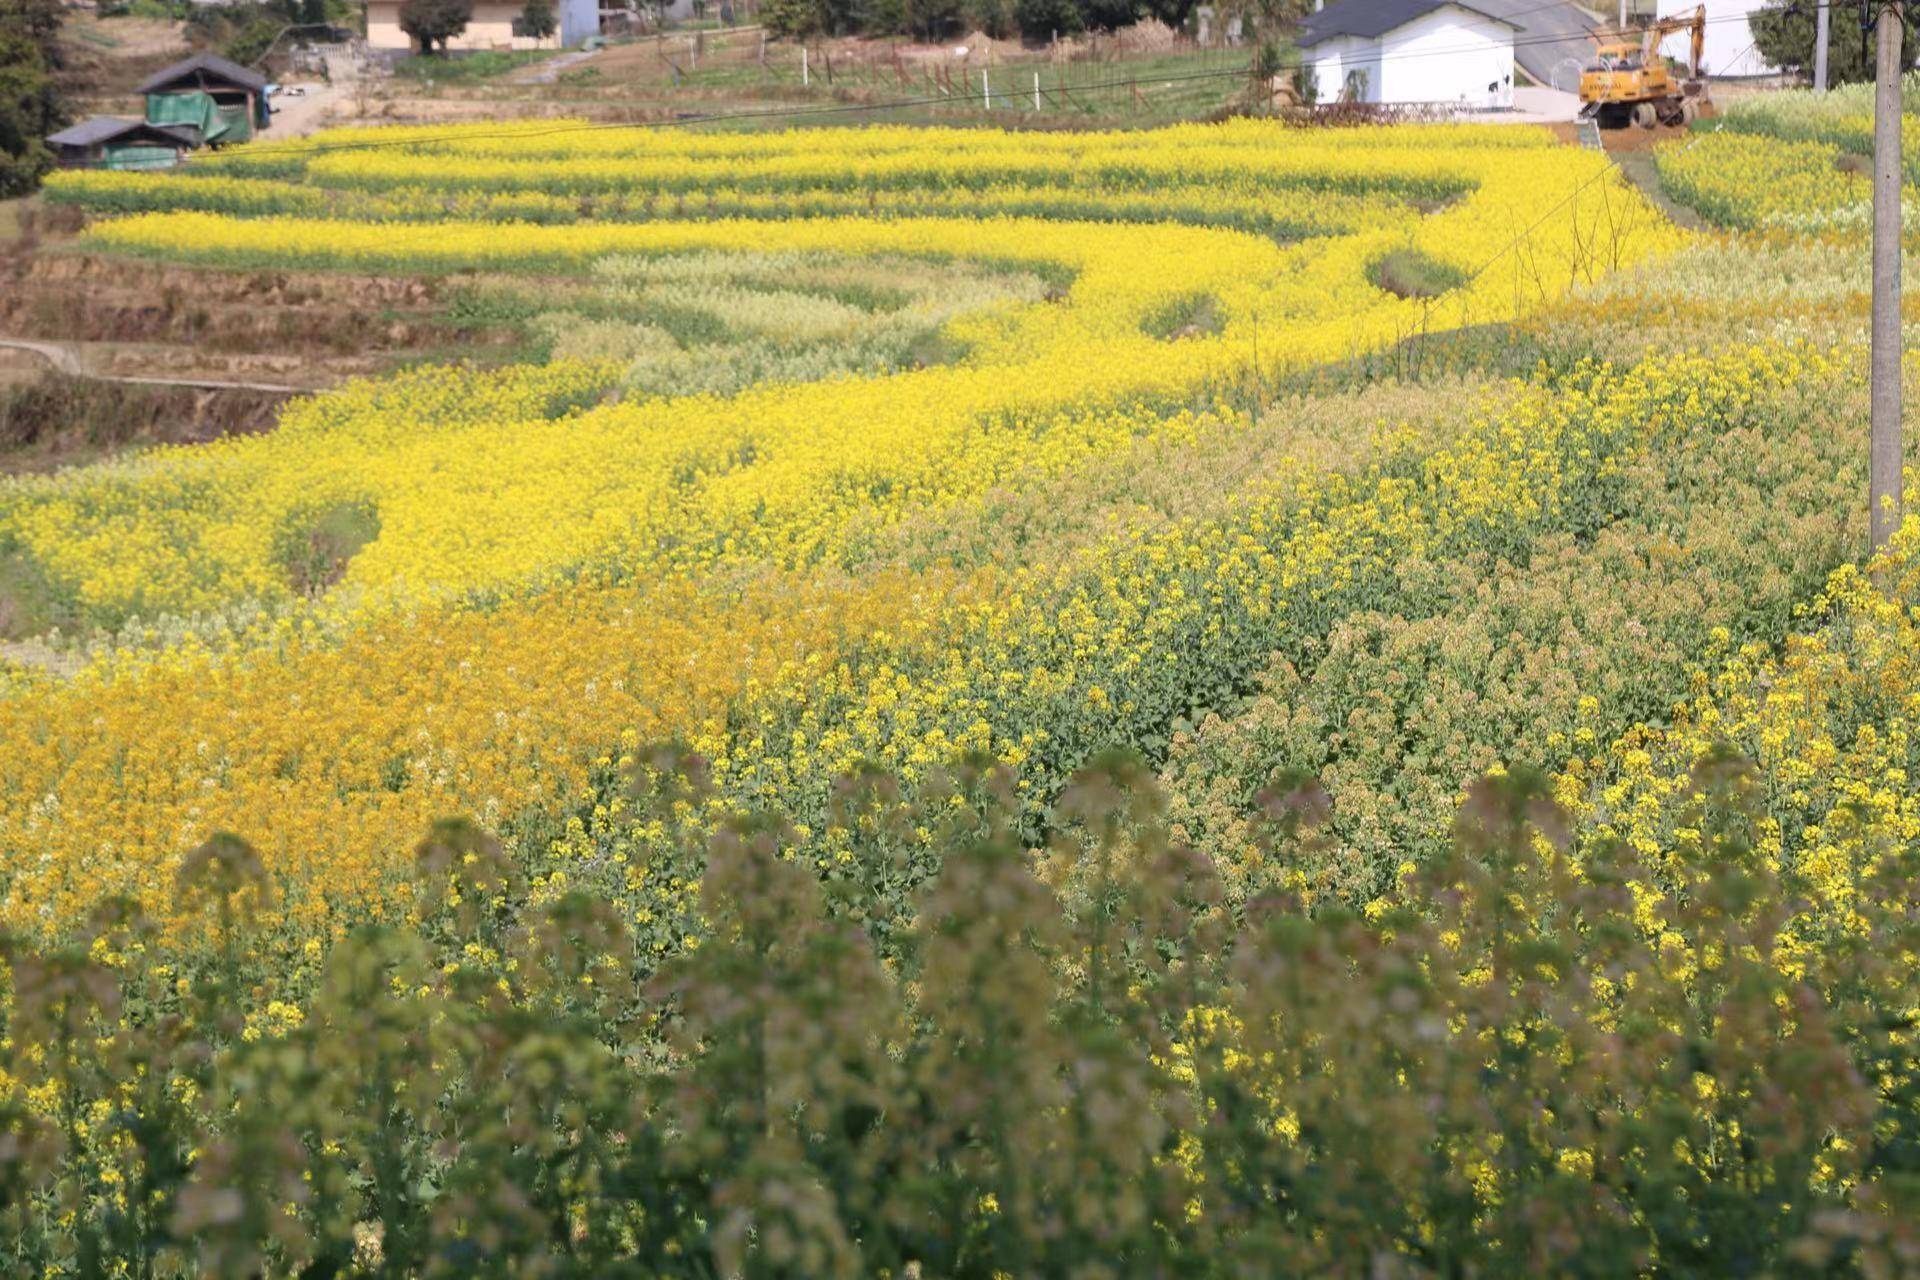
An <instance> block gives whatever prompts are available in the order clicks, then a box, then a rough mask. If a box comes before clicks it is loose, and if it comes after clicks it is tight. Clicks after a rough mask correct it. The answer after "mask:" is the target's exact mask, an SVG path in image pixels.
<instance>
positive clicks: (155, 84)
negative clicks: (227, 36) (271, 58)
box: [136, 53, 267, 93]
mask: <svg viewBox="0 0 1920 1280" xmlns="http://www.w3.org/2000/svg"><path fill="white" fill-rule="evenodd" d="M208 83H212V84H216V85H218V84H228V85H232V86H234V87H235V88H239V89H251V90H253V91H254V92H255V93H264V92H265V91H266V88H267V78H266V77H265V76H263V75H261V74H260V73H259V72H258V71H249V70H248V69H247V68H245V67H243V66H241V65H240V64H239V63H237V62H231V61H229V60H228V59H226V58H223V57H221V56H220V55H219V54H217V53H196V54H194V55H193V56H192V57H191V58H186V59H183V60H181V61H179V62H176V63H174V64H173V65H172V66H170V67H164V68H162V69H161V70H159V71H156V72H154V73H153V74H152V75H150V76H148V77H147V78H146V79H145V80H142V81H141V82H140V87H139V89H138V90H136V92H138V93H161V92H163V91H165V90H167V89H173V88H178V87H181V86H183V85H185V86H191V87H194V88H198V87H200V86H202V85H204V84H208Z"/></svg>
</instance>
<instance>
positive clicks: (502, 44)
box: [367, 0, 600, 49]
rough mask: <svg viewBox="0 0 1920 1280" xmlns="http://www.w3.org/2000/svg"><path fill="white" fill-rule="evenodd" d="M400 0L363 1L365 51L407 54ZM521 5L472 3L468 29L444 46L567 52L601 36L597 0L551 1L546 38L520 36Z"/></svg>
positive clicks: (492, 0)
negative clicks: (549, 30) (553, 28)
mask: <svg viewBox="0 0 1920 1280" xmlns="http://www.w3.org/2000/svg"><path fill="white" fill-rule="evenodd" d="M401 2H402V0H367V47H368V48H369V49H411V48H412V47H413V41H412V40H410V39H408V38H407V33H406V32H404V31H402V30H401V29H400V5H401ZM525 8H526V0H474V6H473V17H471V18H469V19H468V20H467V29H466V30H465V31H463V32H461V33H460V34H459V35H457V36H455V37H454V38H453V39H452V40H449V41H448V42H447V47H448V48H449V49H552V48H555V47H560V48H572V47H573V46H575V45H577V44H579V43H580V42H581V41H582V40H585V39H586V38H587V37H588V36H593V35H599V34H600V0H553V17H554V21H555V22H556V24H557V25H558V30H556V31H555V32H554V33H553V34H552V35H551V36H548V37H546V38H545V39H535V38H534V37H532V36H528V35H522V34H520V33H519V30H518V19H519V17H520V14H521V12H522V11H523V10H524V9H525Z"/></svg>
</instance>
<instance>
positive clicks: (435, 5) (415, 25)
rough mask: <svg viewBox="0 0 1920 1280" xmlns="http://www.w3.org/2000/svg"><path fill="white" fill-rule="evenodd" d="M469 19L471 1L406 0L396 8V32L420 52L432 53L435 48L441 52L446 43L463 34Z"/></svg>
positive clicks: (471, 10) (471, 8) (471, 9)
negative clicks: (398, 8)
mask: <svg viewBox="0 0 1920 1280" xmlns="http://www.w3.org/2000/svg"><path fill="white" fill-rule="evenodd" d="M472 20H473V0H406V3H405V4H403V5H401V6H400V29H401V30H402V31H404V32H406V33H407V35H408V36H410V37H411V38H412V39H413V42H414V44H415V45H416V46H417V47H418V48H419V50H420V52H421V53H432V52H433V51H434V46H435V45H438V46H439V47H440V51H441V52H442V53H445V52H446V48H447V41H449V40H451V39H453V38H454V37H455V36H457V35H459V34H460V33H461V32H462V31H465V30H466V29H467V23H468V22H470V21H472Z"/></svg>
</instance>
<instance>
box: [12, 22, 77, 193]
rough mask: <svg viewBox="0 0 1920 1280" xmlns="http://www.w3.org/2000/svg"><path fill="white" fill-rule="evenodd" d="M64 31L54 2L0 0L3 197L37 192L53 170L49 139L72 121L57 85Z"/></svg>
mask: <svg viewBox="0 0 1920 1280" xmlns="http://www.w3.org/2000/svg"><path fill="white" fill-rule="evenodd" d="M59 30H60V11H59V9H58V8H56V7H55V5H54V3H53V2H52V0H0V196H17V195H23V194H25V193H26V192H28V191H31V190H33V188H34V186H35V184H37V183H38V182H39V181H40V175H41V174H43V173H45V172H46V171H47V170H48V169H49V168H51V167H52V166H53V152H52V151H50V150H49V149H48V148H47V145H46V141H45V139H46V136H47V135H48V134H49V133H52V132H54V131H55V130H56V129H58V128H59V127H60V126H61V125H63V124H65V123H66V120H67V115H66V108H65V105H64V104H63V103H62V102H61V99H60V94H59V92H58V90H57V89H56V88H55V86H54V82H53V72H54V69H55V68H56V67H57V66H58V65H59V62H58V56H59V42H58V40H57V39H56V38H55V37H56V36H57V35H58V33H59Z"/></svg>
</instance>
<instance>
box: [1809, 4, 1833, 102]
mask: <svg viewBox="0 0 1920 1280" xmlns="http://www.w3.org/2000/svg"><path fill="white" fill-rule="evenodd" d="M1832 21H1833V0H1818V3H1816V4H1815V5H1814V9H1813V91H1814V92H1815V93H1825V92H1826V91H1827V34H1828V31H1829V29H1830V28H1831V25H1832Z"/></svg>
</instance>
